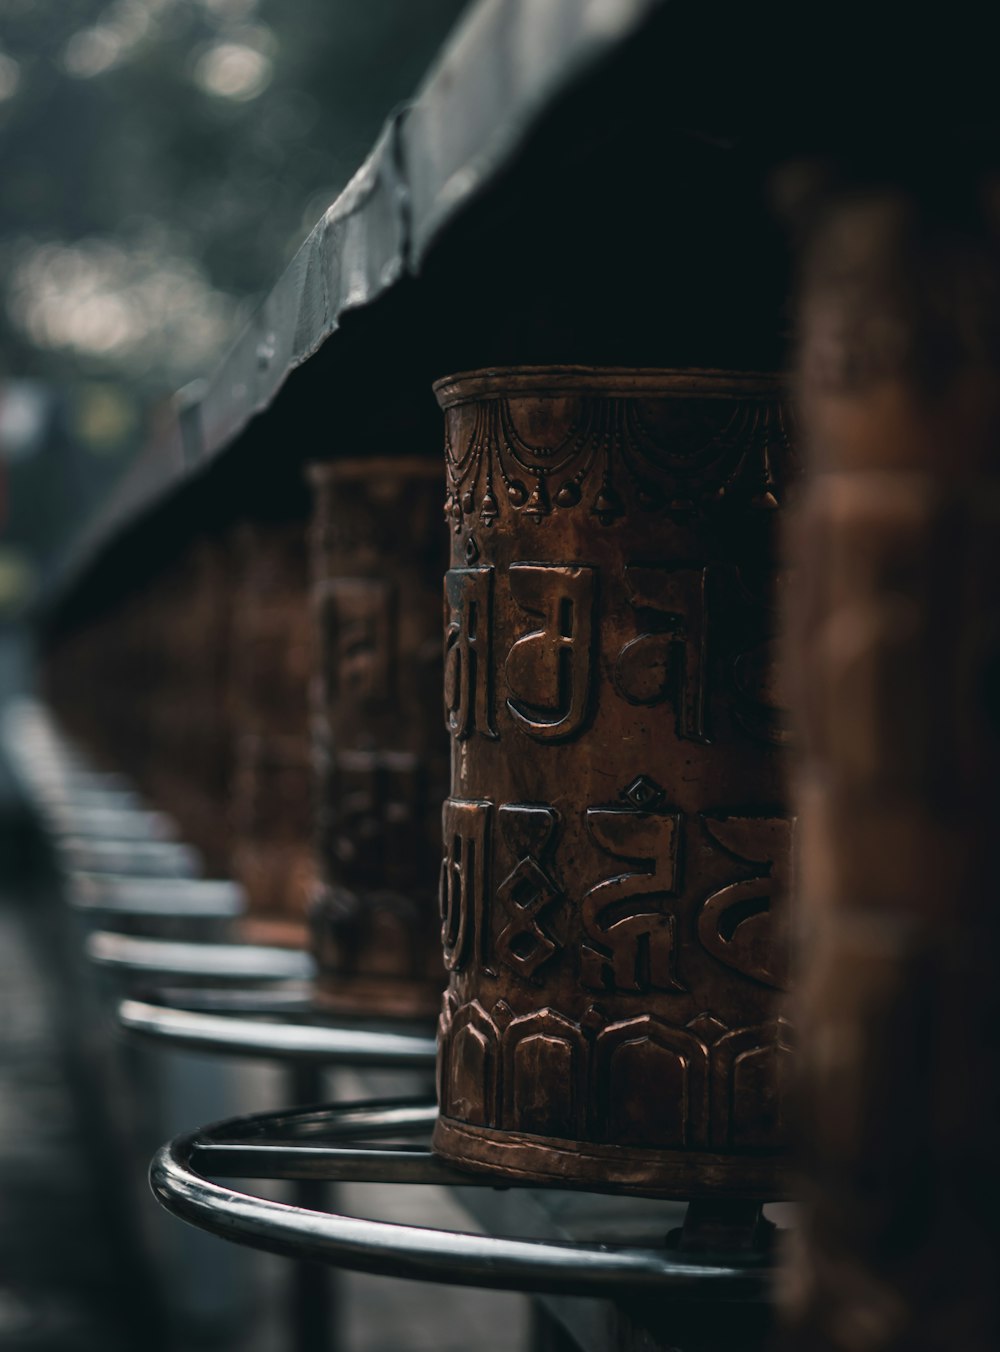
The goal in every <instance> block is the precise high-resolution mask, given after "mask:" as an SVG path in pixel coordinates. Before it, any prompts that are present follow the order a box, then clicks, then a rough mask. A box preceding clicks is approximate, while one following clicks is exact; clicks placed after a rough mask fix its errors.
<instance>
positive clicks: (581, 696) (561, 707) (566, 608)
mask: <svg viewBox="0 0 1000 1352" xmlns="http://www.w3.org/2000/svg"><path fill="white" fill-rule="evenodd" d="M510 590H511V595H512V597H513V599H514V601H515V602H516V603H517V605H518V606H520V608H521V609H522V610H523V611H524V612H525V613H526V614H527V615H531V616H534V617H537V618H538V620H539V621H540V623H539V624H538V626H537V627H536V628H534V629H531V630H529V631H528V633H526V634H523V635H522V636H521V637H520V638H518V639H517V640H516V641H515V642H514V644H513V645H512V646H511V649H510V652H509V653H508V655H507V665H506V675H507V687H508V689H509V691H510V695H509V698H508V700H507V708H508V709H509V710H510V713H511V716H512V717H513V718H514V719H515V721H516V722H517V723H518V724H520V726H521V727H522V728H523V730H524V731H525V732H526V733H528V735H529V736H531V737H534V738H536V739H537V740H538V741H542V742H557V741H564V740H566V739H567V738H570V737H573V736H575V735H576V733H578V732H579V731H580V729H581V728H582V726H583V724H584V722H585V721H586V718H587V714H588V711H589V707H590V699H591V692H592V686H593V677H594V670H593V669H594V637H595V634H594V596H595V585H594V569H593V568H588V567H583V566H581V567H575V568H574V567H568V566H565V567H564V566H562V565H560V564H541V563H512V564H511V566H510Z"/></svg>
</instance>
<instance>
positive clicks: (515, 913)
mask: <svg viewBox="0 0 1000 1352" xmlns="http://www.w3.org/2000/svg"><path fill="white" fill-rule="evenodd" d="M498 817H499V823H500V832H501V834H502V835H503V837H504V840H505V841H506V843H507V845H508V848H509V849H510V851H511V853H512V854H513V855H514V858H515V859H516V860H517V863H516V864H515V865H514V868H513V869H512V870H511V871H510V873H509V874H508V875H507V877H506V878H504V879H503V881H502V882H501V883H499V884H498V886H497V897H498V898H499V899H500V902H501V904H502V905H503V907H504V909H505V911H506V912H507V915H508V916H509V917H510V921H509V923H508V924H507V926H506V927H505V928H504V929H503V930H502V931H501V932H500V934H499V935H498V937H497V953H498V954H499V957H500V960H501V961H502V962H504V963H506V964H507V966H508V967H510V968H511V970H512V971H515V972H517V974H518V975H519V976H522V977H524V978H525V979H526V980H531V978H532V977H533V976H534V975H535V973H536V972H537V971H538V969H539V967H541V966H542V964H543V963H545V962H547V961H548V959H549V958H551V957H552V955H553V954H554V953H555V952H556V950H557V948H558V944H557V943H556V941H555V939H554V938H553V936H552V935H551V933H550V932H549V931H548V929H547V928H545V926H544V924H543V923H542V920H541V915H542V912H543V911H545V910H546V909H547V908H548V907H549V906H551V905H552V904H553V903H554V902H556V901H558V900H559V898H560V897H561V896H562V889H561V888H560V886H559V884H558V882H557V881H556V879H555V878H554V877H553V875H552V868H551V865H550V864H549V863H548V861H547V855H548V852H549V850H550V849H551V846H552V842H553V840H554V838H555V833H556V825H557V823H558V820H559V814H558V813H557V812H556V810H555V808H552V807H544V806H537V805H535V804H531V803H504V804H502V805H501V807H500V810H499V813H498Z"/></svg>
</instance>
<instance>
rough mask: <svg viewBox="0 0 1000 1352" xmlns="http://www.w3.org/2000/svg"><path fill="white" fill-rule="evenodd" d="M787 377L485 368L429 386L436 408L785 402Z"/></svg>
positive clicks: (697, 371) (573, 368)
mask: <svg viewBox="0 0 1000 1352" xmlns="http://www.w3.org/2000/svg"><path fill="white" fill-rule="evenodd" d="M788 384H789V382H788V378H787V376H785V375H783V374H781V373H779V372H774V371H724V370H712V369H698V368H682V367H681V368H657V367H627V366H488V367H483V368H482V369H481V370H478V371H459V372H457V373H456V374H454V375H450V376H444V377H442V378H441V379H440V380H436V381H435V382H434V385H433V390H434V395H435V397H436V399H437V401H438V404H439V405H440V407H441V408H442V409H449V408H455V407H456V406H457V405H459V404H466V403H472V402H474V401H478V400H482V399H503V398H505V397H508V396H510V395H512V394H535V395H539V396H540V397H542V398H544V397H546V396H552V397H553V398H556V397H558V396H560V395H564V394H585V395H590V396H592V397H597V398H626V399H627V398H630V397H631V398H647V399H648V398H656V397H658V396H663V397H664V398H668V397H669V398H685V397H687V398H698V399H704V398H712V399H742V400H755V401H759V400H774V399H776V398H781V397H782V396H785V397H787V394H788Z"/></svg>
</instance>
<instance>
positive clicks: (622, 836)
mask: <svg viewBox="0 0 1000 1352" xmlns="http://www.w3.org/2000/svg"><path fill="white" fill-rule="evenodd" d="M663 796H664V795H663V790H662V789H661V788H660V787H659V785H658V784H656V783H654V782H653V781H652V780H651V779H649V778H647V777H646V776H640V777H639V778H638V779H636V780H635V781H634V782H633V783H632V784H631V785H629V787H628V789H626V790H625V793H624V797H625V799H626V800H627V802H628V803H629V804H630V805H629V806H619V805H615V806H611V807H589V808H587V816H586V821H587V830H588V832H589V833H590V835H591V837H592V839H593V840H594V842H595V843H596V844H597V845H598V846H599V847H600V849H601V850H603V851H604V853H605V854H609V855H611V857H612V858H613V859H617V860H620V861H621V862H622V863H627V864H628V865H630V867H629V868H627V869H622V871H621V872H619V873H617V874H615V876H614V877H611V878H606V879H604V881H602V882H599V883H598V884H597V885H596V886H595V887H592V888H591V889H590V891H589V892H587V893H586V895H585V896H584V898H583V905H582V918H583V928H584V930H585V932H586V934H587V937H588V940H589V942H588V943H586V944H585V945H584V947H583V949H582V950H581V968H580V970H581V977H582V980H583V984H584V985H585V986H587V987H589V988H590V989H593V990H625V991H629V990H631V991H644V990H661V991H683V990H684V989H685V987H684V986H683V985H682V984H681V982H680V981H679V980H678V979H677V974H676V961H677V936H676V921H675V918H674V916H673V915H672V914H670V913H669V912H667V911H664V910H663V909H662V908H661V905H660V904H659V903H660V900H661V899H662V898H663V897H665V896H669V895H672V894H674V893H676V891H677V887H678V882H679V873H680V866H679V860H680V832H681V817H680V814H679V813H677V812H672V811H670V810H669V809H667V808H665V807H664V806H663Z"/></svg>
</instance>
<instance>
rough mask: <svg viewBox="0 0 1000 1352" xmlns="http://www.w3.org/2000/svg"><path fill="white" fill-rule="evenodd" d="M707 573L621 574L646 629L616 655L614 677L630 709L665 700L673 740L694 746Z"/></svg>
mask: <svg viewBox="0 0 1000 1352" xmlns="http://www.w3.org/2000/svg"><path fill="white" fill-rule="evenodd" d="M708 572H709V570H708V569H707V568H686V567H643V566H639V565H635V564H633V565H631V566H630V567H627V568H626V569H625V582H626V585H627V587H628V590H629V600H630V602H631V604H632V606H633V608H634V609H635V610H636V611H638V612H639V613H640V615H644V616H646V617H647V623H648V624H649V626H650V627H649V630H648V631H647V632H646V633H642V634H640V635H639V636H638V637H637V638H634V639H632V641H631V642H630V643H627V644H626V645H625V647H624V648H623V649H622V650H621V652H620V653H619V655H618V660H617V662H616V663H615V673H614V680H615V686H616V688H617V689H618V691H619V693H620V694H621V695H623V696H624V697H625V699H627V700H628V701H629V703H630V704H659V703H661V702H663V701H665V700H669V701H671V702H672V704H673V706H674V709H675V711H676V715H677V735H678V736H679V737H685V738H687V739H688V740H690V741H694V742H704V741H706V740H707V738H706V732H705V704H706V690H705V672H706V649H707V645H708V620H707V591H708Z"/></svg>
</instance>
